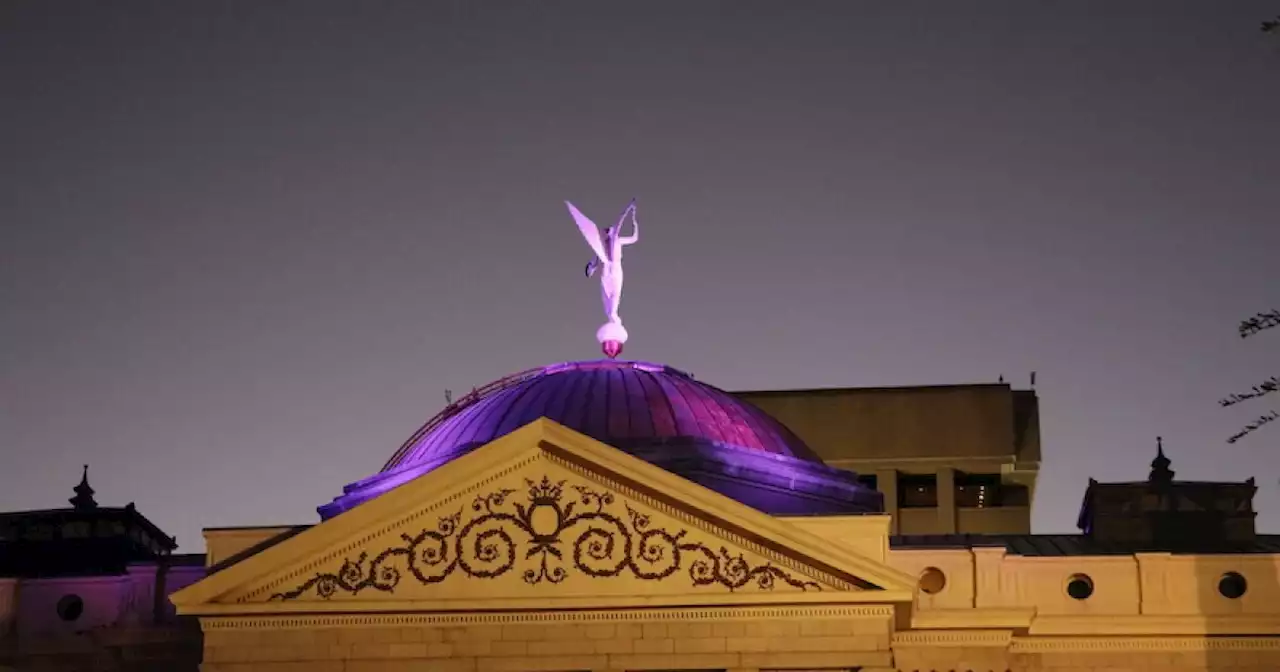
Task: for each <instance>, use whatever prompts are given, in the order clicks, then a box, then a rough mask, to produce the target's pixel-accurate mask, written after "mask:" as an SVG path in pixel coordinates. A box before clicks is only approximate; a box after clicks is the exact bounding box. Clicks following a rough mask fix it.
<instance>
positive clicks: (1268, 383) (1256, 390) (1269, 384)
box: [1218, 376, 1280, 407]
mask: <svg viewBox="0 0 1280 672" xmlns="http://www.w3.org/2000/svg"><path fill="white" fill-rule="evenodd" d="M1272 392H1280V376H1271V377H1270V378H1268V379H1266V380H1264V381H1262V382H1261V383H1258V384H1257V385H1254V386H1253V389H1252V390H1249V391H1248V392H1238V393H1237V392H1232V393H1231V394H1229V395H1227V396H1226V397H1224V398H1222V399H1219V400H1218V405H1219V406H1223V407H1226V406H1235V405H1236V404H1238V403H1240V402H1242V401H1248V400H1250V399H1257V398H1258V397H1261V396H1264V395H1268V394H1271V393H1272Z"/></svg>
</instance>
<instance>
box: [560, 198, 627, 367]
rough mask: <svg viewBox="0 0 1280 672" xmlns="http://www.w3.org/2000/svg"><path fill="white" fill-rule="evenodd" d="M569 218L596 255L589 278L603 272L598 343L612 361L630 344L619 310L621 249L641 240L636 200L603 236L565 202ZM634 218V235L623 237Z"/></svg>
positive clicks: (590, 262)
mask: <svg viewBox="0 0 1280 672" xmlns="http://www.w3.org/2000/svg"><path fill="white" fill-rule="evenodd" d="M564 204H565V205H566V206H568V207H569V214H570V215H573V221H574V222H575V223H576V224H577V225H578V231H580V232H581V233H582V237H583V238H584V239H585V240H586V241H587V245H588V246H589V247H590V248H591V251H592V252H595V255H596V256H595V258H594V259H592V260H591V261H589V262H587V269H586V274H587V277H588V278H589V277H591V276H592V275H595V272H596V270H599V271H600V297H601V299H602V301H603V303H604V315H605V320H606V321H605V323H604V324H603V325H602V326H601V327H600V328H599V329H597V330H596V342H598V343H599V344H600V350H601V352H603V353H604V355H605V356H606V357H608V358H610V359H615V358H617V357H618V355H621V354H622V346H623V345H625V344H626V342H627V329H626V327H623V326H622V317H621V316H620V315H619V314H618V307H619V306H620V305H621V303H622V248H623V247H625V246H627V245H632V244H634V243H636V242H638V241H639V240H640V223H639V222H638V221H636V200H635V199H634V198H633V199H631V203H630V204H628V205H627V208H626V209H625V210H623V211H622V216H621V217H619V218H618V223H617V224H614V225H613V226H611V227H609V228H607V229H605V230H604V232H603V234H602V233H601V231H600V228H599V227H597V226H596V224H595V222H593V221H591V220H590V219H588V218H587V216H586V215H584V214H582V212H581V211H579V210H578V209H577V208H576V207H574V205H573V204H572V203H570V202H569V201H565V202H564ZM628 217H630V218H631V235H629V236H624V235H622V227H623V225H624V224H626V222H627V218H628Z"/></svg>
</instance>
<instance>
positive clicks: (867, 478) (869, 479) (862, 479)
mask: <svg viewBox="0 0 1280 672" xmlns="http://www.w3.org/2000/svg"><path fill="white" fill-rule="evenodd" d="M858 485H861V486H862V487H864V488H869V489H871V490H875V489H876V475H875V474H858Z"/></svg>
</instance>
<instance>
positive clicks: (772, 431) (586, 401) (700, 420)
mask: <svg viewBox="0 0 1280 672" xmlns="http://www.w3.org/2000/svg"><path fill="white" fill-rule="evenodd" d="M542 417H545V418H548V419H551V420H554V421H556V422H558V423H560V424H562V425H564V426H565V427H568V428H570V429H573V430H576V431H579V432H582V433H583V434H586V435H587V436H590V437H592V438H594V439H597V440H599V441H601V442H603V443H607V444H609V445H611V446H615V447H619V448H623V447H630V446H633V445H635V444H637V443H644V444H650V445H652V444H655V443H659V444H680V443H690V442H712V443H717V444H726V445H730V446H734V447H737V448H746V449H749V450H760V451H764V452H766V453H773V454H775V455H785V456H787V457H795V458H798V459H802V460H809V461H813V462H817V461H820V460H819V458H818V457H817V456H816V455H814V453H813V452H812V451H810V450H809V447H808V446H806V445H804V442H802V441H801V440H800V439H798V438H796V436H795V435H794V434H792V433H791V431H790V430H788V429H787V428H786V427H783V426H782V424H781V423H779V422H778V421H777V420H774V419H773V418H771V417H769V416H768V415H766V414H765V413H764V411H761V410H760V409H758V408H756V407H755V406H752V405H751V404H749V403H747V402H745V401H742V400H740V399H737V398H735V397H733V396H732V395H730V394H729V393H727V392H724V391H722V390H718V389H716V388H714V387H711V386H710V385H706V384H704V383H700V382H698V381H696V380H694V379H693V377H692V376H690V375H689V374H687V373H684V372H682V371H677V370H675V369H672V368H670V367H666V366H662V365H660V364H648V363H644V362H618V361H612V360H602V361H592V362H570V363H567V364H556V365H554V366H548V367H546V368H542V369H535V370H533V371H528V372H525V373H521V374H517V375H515V376H511V377H508V378H504V379H502V380H500V381H498V382H496V383H493V384H491V385H488V386H486V387H485V388H483V389H480V390H477V391H476V392H473V393H471V394H469V395H467V396H466V397H463V398H462V399H460V400H458V401H457V402H456V403H454V404H452V405H450V406H449V407H448V408H446V409H445V410H444V412H442V413H440V414H439V415H437V416H436V417H435V418H432V419H431V421H429V422H428V423H427V424H426V425H424V426H423V427H422V429H420V430H418V431H417V433H415V434H414V435H413V436H412V437H410V439H409V440H408V441H406V442H405V444H404V445H403V446H401V447H400V450H397V451H396V454H395V455H394V456H392V458H391V459H390V460H389V461H388V462H387V464H386V465H385V466H383V467H382V471H384V472H387V471H396V470H399V469H401V468H403V467H406V466H409V465H413V464H419V463H422V462H436V461H438V460H440V459H441V458H446V459H447V458H450V457H453V456H455V455H458V454H460V453H465V452H467V451H468V450H470V449H471V448H473V447H476V446H481V445H484V444H486V443H489V442H490V441H493V440H494V439H497V438H499V437H501V436H504V435H506V434H508V433H510V432H512V431H515V430H516V429H519V428H520V427H523V426H524V425H527V424H529V423H530V422H533V421H534V420H537V419H538V418H542Z"/></svg>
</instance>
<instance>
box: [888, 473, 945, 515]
mask: <svg viewBox="0 0 1280 672" xmlns="http://www.w3.org/2000/svg"><path fill="white" fill-rule="evenodd" d="M937 505H938V477H937V476H935V475H933V474H928V475H915V474H902V475H901V476H898V506H899V507H901V508H904V509H923V508H932V507H935V506H937Z"/></svg>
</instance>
